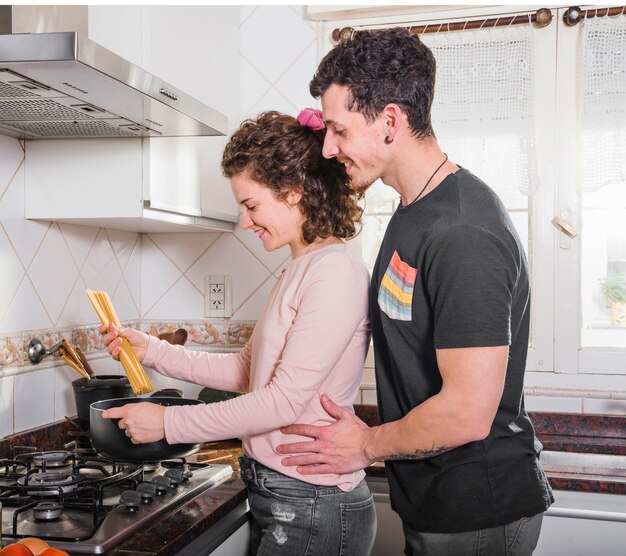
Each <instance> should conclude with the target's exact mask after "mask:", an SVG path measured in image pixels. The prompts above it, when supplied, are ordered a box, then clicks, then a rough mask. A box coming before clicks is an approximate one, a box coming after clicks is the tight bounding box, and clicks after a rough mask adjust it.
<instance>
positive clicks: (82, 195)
mask: <svg viewBox="0 0 626 556" xmlns="http://www.w3.org/2000/svg"><path fill="white" fill-rule="evenodd" d="M189 139H200V140H211V139H213V138H210V137H208V138H183V141H182V142H178V141H179V138H176V139H174V138H172V139H167V140H166V139H157V140H151V139H135V138H132V139H89V140H84V139H62V140H47V141H27V142H26V154H25V163H24V165H25V191H26V193H25V207H26V208H25V217H26V218H29V219H36V220H54V221H58V222H67V223H71V224H78V225H85V226H97V227H104V228H111V229H118V230H128V231H134V232H173V231H190V228H193V229H196V230H197V229H205V230H219V231H232V230H233V227H234V223H235V222H236V221H237V219H238V215H237V205H236V203H235V202H234V201H232V200H230V201H229V200H227V197H226V193H228V195H231V194H230V187H228V192H226V189H225V187H224V183H223V182H222V183H221V185H220V187H221V191H219V189H220V188H219V187H218V188H217V190H218V191H217V192H215V191H216V189H215V183H213V182H212V181H211V178H210V176H211V175H212V174H214V173H216V172H219V164H218V165H217V167H215V160H211V159H210V158H208V157H207V158H204V159H203V158H202V157H201V153H199V151H197V150H195V149H193V148H192V146H189V144H187V143H186V141H188V140H189ZM216 139H218V140H219V139H220V138H216ZM170 141H171V143H170ZM218 150H219V151H220V152H221V145H220V146H218V147H216V149H215V151H216V154H215V157H218V156H219V154H218V153H217V151H218ZM165 151H167V152H165ZM203 165H204V167H203ZM214 193H215V194H214ZM213 200H214V202H213ZM202 203H204V205H203V204H202Z"/></svg>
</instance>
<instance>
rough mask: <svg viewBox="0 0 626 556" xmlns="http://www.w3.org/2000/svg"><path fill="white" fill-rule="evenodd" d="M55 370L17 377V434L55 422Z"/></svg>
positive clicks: (22, 374)
mask: <svg viewBox="0 0 626 556" xmlns="http://www.w3.org/2000/svg"><path fill="white" fill-rule="evenodd" d="M54 398H55V394H54V369H44V370H42V371H33V372H30V373H21V374H18V375H16V376H15V432H22V431H25V430H28V429H32V428H35V427H41V426H43V425H46V424H48V423H52V422H53V421H54Z"/></svg>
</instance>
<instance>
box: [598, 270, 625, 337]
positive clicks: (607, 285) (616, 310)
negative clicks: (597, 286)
mask: <svg viewBox="0 0 626 556" xmlns="http://www.w3.org/2000/svg"><path fill="white" fill-rule="evenodd" d="M601 283H602V293H603V294H604V297H605V298H606V300H607V301H608V303H609V305H610V306H611V324H612V325H613V326H624V327H626V277H624V276H611V277H609V278H605V279H604V280H602V282H601Z"/></svg>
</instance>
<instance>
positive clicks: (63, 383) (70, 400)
mask: <svg viewBox="0 0 626 556" xmlns="http://www.w3.org/2000/svg"><path fill="white" fill-rule="evenodd" d="M79 378H80V376H79V375H78V373H76V371H74V370H73V369H70V368H69V367H68V366H67V365H64V366H62V367H57V368H56V369H54V420H55V421H62V420H63V419H64V418H65V417H72V416H74V415H76V401H75V400H74V390H73V388H72V381H74V380H76V379H79Z"/></svg>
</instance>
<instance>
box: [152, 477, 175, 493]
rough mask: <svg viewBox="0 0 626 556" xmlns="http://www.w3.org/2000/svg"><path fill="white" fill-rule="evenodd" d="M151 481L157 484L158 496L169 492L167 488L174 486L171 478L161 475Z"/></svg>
mask: <svg viewBox="0 0 626 556" xmlns="http://www.w3.org/2000/svg"><path fill="white" fill-rule="evenodd" d="M150 482H151V483H152V484H153V485H154V486H155V488H156V493H157V495H158V496H163V495H164V494H165V493H166V492H167V489H168V488H170V487H171V486H172V483H171V481H170V480H169V478H168V477H163V476H161V475H159V476H157V477H154V478H153V479H152V481H150Z"/></svg>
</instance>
